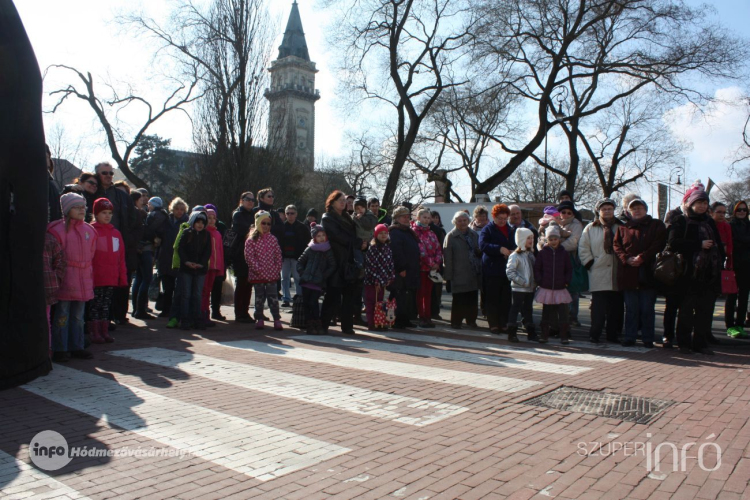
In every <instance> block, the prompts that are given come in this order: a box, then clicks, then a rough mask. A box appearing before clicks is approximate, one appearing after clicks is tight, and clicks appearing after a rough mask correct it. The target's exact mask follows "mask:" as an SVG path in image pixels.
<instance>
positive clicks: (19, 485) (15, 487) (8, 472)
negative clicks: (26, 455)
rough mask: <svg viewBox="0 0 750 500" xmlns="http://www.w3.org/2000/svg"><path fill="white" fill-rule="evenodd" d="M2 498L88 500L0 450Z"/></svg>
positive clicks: (0, 496)
mask: <svg viewBox="0 0 750 500" xmlns="http://www.w3.org/2000/svg"><path fill="white" fill-rule="evenodd" d="M0 498H4V499H7V500H20V499H22V498H34V499H37V498H67V499H79V500H88V498H89V497H87V496H84V495H81V494H80V493H79V492H78V491H76V490H74V489H73V488H71V487H70V486H67V485H66V484H64V483H61V482H60V481H58V480H57V479H55V478H53V477H50V476H48V475H47V474H44V473H43V472H41V471H39V470H37V469H35V468H34V467H32V466H31V465H29V464H27V463H26V462H24V461H22V460H18V459H17V458H16V457H14V456H13V455H9V454H8V453H5V452H4V451H2V450H0Z"/></svg>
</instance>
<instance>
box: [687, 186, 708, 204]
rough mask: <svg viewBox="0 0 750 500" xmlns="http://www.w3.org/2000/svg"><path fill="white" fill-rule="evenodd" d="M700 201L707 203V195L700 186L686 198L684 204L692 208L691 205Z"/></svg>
mask: <svg viewBox="0 0 750 500" xmlns="http://www.w3.org/2000/svg"><path fill="white" fill-rule="evenodd" d="M701 200H705V201H708V193H706V191H705V190H704V189H703V188H702V187H701V186H698V187H696V188H695V189H694V190H693V191H692V192H691V193H690V196H688V197H687V200H686V202H685V204H686V205H687V206H689V207H692V206H693V203H695V202H696V201H701Z"/></svg>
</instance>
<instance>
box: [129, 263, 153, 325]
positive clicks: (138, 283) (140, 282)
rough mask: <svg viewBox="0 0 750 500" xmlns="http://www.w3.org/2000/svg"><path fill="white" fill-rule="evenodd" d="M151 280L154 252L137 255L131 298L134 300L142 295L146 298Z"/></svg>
mask: <svg viewBox="0 0 750 500" xmlns="http://www.w3.org/2000/svg"><path fill="white" fill-rule="evenodd" d="M153 278H154V252H142V253H140V254H139V255H138V269H136V271H135V279H134V280H133V297H134V298H136V297H138V296H139V295H140V294H142V293H143V294H145V295H146V297H148V286H149V285H150V284H151V280H152V279H153ZM134 312H135V311H134ZM142 312H146V311H142Z"/></svg>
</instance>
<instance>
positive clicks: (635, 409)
mask: <svg viewBox="0 0 750 500" xmlns="http://www.w3.org/2000/svg"><path fill="white" fill-rule="evenodd" d="M524 403H525V404H528V405H533V406H543V407H545V408H553V409H555V410H563V411H570V412H578V413H589V414H591V415H599V416H600V417H607V418H616V419H618V420H625V421H628V422H635V423H637V424H646V423H648V422H649V421H650V420H651V419H652V418H654V417H656V416H657V415H659V414H660V413H661V412H663V411H664V410H666V409H667V408H669V407H670V406H672V405H673V404H675V402H674V401H667V400H664V399H653V398H644V397H640V396H628V395H627V394H615V393H612V392H602V391H590V390H587V389H579V388H577V387H560V388H558V389H555V390H554V391H552V392H548V393H547V394H542V395H541V396H537V397H535V398H532V399H529V400H527V401H524Z"/></svg>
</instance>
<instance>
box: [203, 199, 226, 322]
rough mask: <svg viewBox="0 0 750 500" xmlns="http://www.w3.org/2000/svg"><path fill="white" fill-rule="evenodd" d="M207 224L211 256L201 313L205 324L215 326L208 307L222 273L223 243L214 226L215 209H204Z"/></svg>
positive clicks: (215, 219) (204, 285)
mask: <svg viewBox="0 0 750 500" xmlns="http://www.w3.org/2000/svg"><path fill="white" fill-rule="evenodd" d="M206 216H207V217H208V225H207V226H206V231H208V234H209V235H211V258H210V259H209V261H208V272H206V281H205V282H204V283H203V296H202V297H201V313H202V314H203V318H204V320H205V324H206V326H216V323H214V322H213V321H211V319H210V313H209V309H210V306H211V290H213V289H214V282H215V281H216V278H217V277H218V276H221V275H222V274H223V273H224V244H223V239H222V237H221V233H220V232H219V229H218V228H217V227H216V221H217V220H218V218H217V216H216V210H213V209H211V208H207V209H206Z"/></svg>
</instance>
